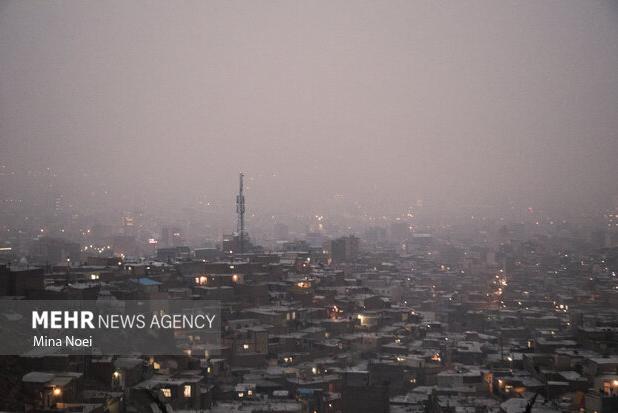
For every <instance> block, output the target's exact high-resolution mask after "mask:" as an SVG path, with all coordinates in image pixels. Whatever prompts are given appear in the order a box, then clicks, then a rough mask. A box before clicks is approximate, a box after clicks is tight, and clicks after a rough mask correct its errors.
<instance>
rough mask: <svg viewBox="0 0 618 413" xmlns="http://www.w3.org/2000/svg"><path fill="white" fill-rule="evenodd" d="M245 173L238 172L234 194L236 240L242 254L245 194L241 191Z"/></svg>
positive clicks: (243, 247) (243, 245) (244, 235)
mask: <svg viewBox="0 0 618 413" xmlns="http://www.w3.org/2000/svg"><path fill="white" fill-rule="evenodd" d="M244 177H245V175H244V174H243V173H242V172H241V173H240V183H239V184H240V185H239V189H238V195H237V196H236V213H237V214H238V222H237V231H238V241H239V244H240V245H239V249H240V253H241V254H242V253H243V252H245V251H244V250H245V237H246V233H245V195H244V193H243V180H244Z"/></svg>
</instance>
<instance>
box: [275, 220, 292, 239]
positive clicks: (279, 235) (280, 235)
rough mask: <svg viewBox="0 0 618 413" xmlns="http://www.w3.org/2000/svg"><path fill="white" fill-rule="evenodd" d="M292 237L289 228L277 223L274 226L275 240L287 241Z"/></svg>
mask: <svg viewBox="0 0 618 413" xmlns="http://www.w3.org/2000/svg"><path fill="white" fill-rule="evenodd" d="M289 236H290V232H289V229H288V226H287V225H285V224H282V223H281V222H277V223H276V224H275V225H273V238H274V239H275V240H276V241H287V239H288V238H289Z"/></svg>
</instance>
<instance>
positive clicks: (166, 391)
mask: <svg viewBox="0 0 618 413" xmlns="http://www.w3.org/2000/svg"><path fill="white" fill-rule="evenodd" d="M161 393H163V396H164V397H167V398H168V399H169V398H171V397H172V389H161Z"/></svg>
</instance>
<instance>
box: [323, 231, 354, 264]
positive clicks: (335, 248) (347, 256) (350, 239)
mask: <svg viewBox="0 0 618 413" xmlns="http://www.w3.org/2000/svg"><path fill="white" fill-rule="evenodd" d="M359 241H360V240H359V239H358V238H357V237H355V236H354V235H350V236H347V237H341V238H337V239H334V240H332V241H331V243H330V256H331V258H332V260H333V261H334V262H347V261H353V260H355V259H356V257H358V252H359Z"/></svg>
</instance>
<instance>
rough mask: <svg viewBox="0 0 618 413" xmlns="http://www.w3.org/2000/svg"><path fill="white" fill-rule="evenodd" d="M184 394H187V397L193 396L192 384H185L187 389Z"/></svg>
mask: <svg viewBox="0 0 618 413" xmlns="http://www.w3.org/2000/svg"><path fill="white" fill-rule="evenodd" d="M183 394H184V395H185V397H191V386H190V385H188V384H185V390H184V392H183Z"/></svg>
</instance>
